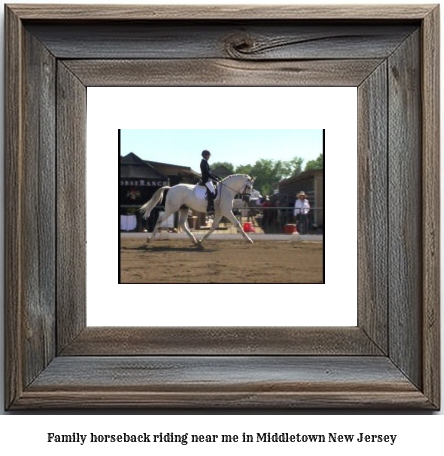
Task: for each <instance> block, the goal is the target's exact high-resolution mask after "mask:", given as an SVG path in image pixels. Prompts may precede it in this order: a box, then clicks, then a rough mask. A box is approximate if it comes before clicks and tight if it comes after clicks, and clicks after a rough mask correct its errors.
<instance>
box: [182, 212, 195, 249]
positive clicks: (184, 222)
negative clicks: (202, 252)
mask: <svg viewBox="0 0 444 456" xmlns="http://www.w3.org/2000/svg"><path fill="white" fill-rule="evenodd" d="M188 212H189V211H188V208H183V209H180V211H179V226H180V227H182V228H183V229H184V231H185V233H187V235H188V237H189V238H190V239H191V240H192V241H193V244H197V240H196V238H195V237H194V235H193V233H192V232H191V231H190V228H189V226H188V221H187V218H188Z"/></svg>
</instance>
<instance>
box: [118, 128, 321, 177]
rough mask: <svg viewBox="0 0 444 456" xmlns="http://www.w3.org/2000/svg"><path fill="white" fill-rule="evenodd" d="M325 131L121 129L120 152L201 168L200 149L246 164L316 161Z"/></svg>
mask: <svg viewBox="0 0 444 456" xmlns="http://www.w3.org/2000/svg"><path fill="white" fill-rule="evenodd" d="M322 132H323V131H322V130H320V129H317V130H296V129H294V130H278V129H275V130H271V129H270V130H267V129H260V130H248V129H230V130H229V129H205V130H203V129H202V130H192V129H183V130H168V129H156V130H154V129H153V130H131V129H122V130H121V136H120V138H121V144H120V147H121V155H122V156H125V155H127V154H128V153H130V152H133V153H135V154H136V155H137V156H139V157H140V158H142V159H143V160H150V161H157V162H162V163H170V164H175V165H181V166H189V167H190V168H192V169H194V170H195V171H196V170H199V164H200V160H201V155H200V154H201V152H202V151H203V150H205V149H206V150H209V151H210V152H211V161H212V162H213V163H215V162H229V163H232V164H233V165H234V166H239V165H247V164H251V165H254V163H255V162H256V161H257V160H260V159H271V160H282V161H289V160H291V159H293V158H295V157H301V158H303V159H304V163H303V167H304V166H305V164H306V163H307V161H309V160H315V159H316V158H317V157H318V156H319V154H321V153H322V147H323V145H322V144H323V141H322Z"/></svg>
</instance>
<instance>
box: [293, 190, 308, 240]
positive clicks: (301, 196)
mask: <svg viewBox="0 0 444 456" xmlns="http://www.w3.org/2000/svg"><path fill="white" fill-rule="evenodd" d="M309 213H310V203H309V202H308V199H307V195H306V194H305V192H299V193H298V194H297V195H296V201H295V203H294V217H295V223H296V226H297V229H298V232H299V234H307V233H308V221H309V220H308V214H309Z"/></svg>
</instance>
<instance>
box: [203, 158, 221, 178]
mask: <svg viewBox="0 0 444 456" xmlns="http://www.w3.org/2000/svg"><path fill="white" fill-rule="evenodd" d="M200 171H201V173H202V182H203V183H204V184H206V183H207V182H208V181H209V180H210V179H214V180H220V178H219V176H216V174H213V173H212V172H211V169H210V165H209V164H208V161H207V160H205V158H202V161H201V162H200Z"/></svg>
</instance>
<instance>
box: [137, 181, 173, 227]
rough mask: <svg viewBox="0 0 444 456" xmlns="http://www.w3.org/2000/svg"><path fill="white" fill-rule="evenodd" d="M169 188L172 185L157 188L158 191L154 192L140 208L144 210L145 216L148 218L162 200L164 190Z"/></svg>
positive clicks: (140, 210)
mask: <svg viewBox="0 0 444 456" xmlns="http://www.w3.org/2000/svg"><path fill="white" fill-rule="evenodd" d="M167 188H171V187H168V186H165V187H161V188H159V190H157V192H156V193H154V195H153V197H152V198H151V199H150V200H149V201H148V202H147V203H145V204H144V205H143V206H142V207H141V208H140V209H139V212H142V214H143V218H145V219H147V218H148V217H149V216H150V214H151V211H152V210H153V208H154V207H155V206H156V205H157V204H159V203H160V202H161V201H162V198H163V192H164V191H165V190H166V189H167Z"/></svg>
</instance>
